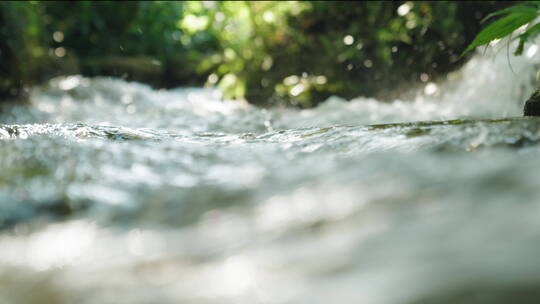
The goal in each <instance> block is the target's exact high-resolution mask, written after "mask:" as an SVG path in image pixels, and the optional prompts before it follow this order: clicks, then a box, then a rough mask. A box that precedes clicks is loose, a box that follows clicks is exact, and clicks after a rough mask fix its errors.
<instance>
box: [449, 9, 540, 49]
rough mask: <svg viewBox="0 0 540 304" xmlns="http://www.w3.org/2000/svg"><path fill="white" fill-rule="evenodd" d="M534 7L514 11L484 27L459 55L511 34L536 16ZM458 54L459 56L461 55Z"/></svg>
mask: <svg viewBox="0 0 540 304" xmlns="http://www.w3.org/2000/svg"><path fill="white" fill-rule="evenodd" d="M536 16H537V13H536V9H532V10H527V11H523V12H519V13H518V12H514V13H511V14H510V15H508V16H505V17H503V18H501V19H499V20H497V21H495V22H493V23H492V24H490V25H488V26H487V27H486V28H484V29H483V30H482V31H480V33H478V35H476V37H475V38H474V40H473V42H471V44H469V46H468V47H467V48H466V49H465V51H463V53H462V54H461V56H463V55H465V54H466V53H468V52H470V51H471V50H473V49H474V48H475V47H477V46H480V45H484V44H487V43H490V42H491V41H493V40H495V39H499V38H503V37H505V36H508V35H510V34H512V33H513V32H514V31H515V30H517V29H518V28H519V27H521V26H522V25H524V24H526V23H528V22H530V21H532V20H533V19H534V18H536ZM461 56H460V57H461Z"/></svg>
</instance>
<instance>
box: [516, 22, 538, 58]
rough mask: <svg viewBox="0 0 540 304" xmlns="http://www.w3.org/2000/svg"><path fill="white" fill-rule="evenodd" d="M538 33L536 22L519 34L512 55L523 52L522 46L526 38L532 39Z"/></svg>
mask: <svg viewBox="0 0 540 304" xmlns="http://www.w3.org/2000/svg"><path fill="white" fill-rule="evenodd" d="M538 34H540V23H537V24H535V25H533V26H531V27H530V28H528V29H527V31H525V33H523V34H521V35H519V36H518V37H517V38H519V45H518V47H517V48H516V51H515V52H514V55H516V56H517V55H521V54H522V53H523V47H524V46H525V42H527V40H533V39H534V38H536V36H538Z"/></svg>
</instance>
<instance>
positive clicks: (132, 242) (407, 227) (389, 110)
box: [0, 51, 540, 304]
mask: <svg viewBox="0 0 540 304" xmlns="http://www.w3.org/2000/svg"><path fill="white" fill-rule="evenodd" d="M525 54H526V56H523V57H520V58H512V67H513V69H514V71H515V72H516V73H515V74H513V73H511V72H510V71H509V70H508V64H507V61H506V60H507V59H506V54H504V51H502V52H500V53H499V54H490V55H488V56H485V57H479V56H477V57H475V58H473V59H472V60H471V61H470V62H469V63H468V64H467V65H465V66H464V67H463V68H462V69H461V71H459V72H457V73H454V74H451V75H449V79H448V81H446V82H444V83H437V84H435V83H429V84H427V85H426V88H425V90H424V91H425V93H426V94H421V95H418V97H417V98H416V99H415V100H411V101H401V100H396V101H394V102H392V103H381V102H379V101H377V100H374V99H368V98H356V99H354V100H352V101H350V102H346V101H344V100H342V99H340V98H337V97H333V98H330V99H329V100H328V101H326V102H325V103H323V104H321V105H320V106H318V107H317V108H314V109H309V110H296V109H271V110H268V109H259V108H256V107H253V106H250V105H247V104H243V103H240V102H235V101H234V102H233V101H224V102H223V101H221V100H220V97H219V94H218V93H217V91H214V90H211V89H200V88H182V89H175V90H168V91H161V90H160V91H157V90H153V89H151V88H149V87H148V86H145V85H142V84H138V83H127V82H125V81H122V80H119V79H109V78H93V79H88V78H84V77H80V76H70V77H65V78H58V79H54V80H52V81H50V83H49V84H48V85H45V86H42V87H36V88H34V89H33V90H32V94H31V106H14V107H13V106H12V107H9V108H8V107H5V108H4V109H3V112H2V114H1V116H0V122H2V123H3V125H0V142H1V145H0V155H2V158H0V211H1V212H0V227H2V228H3V230H2V233H1V234H0V303H43V301H44V300H43V299H47V303H52V304H55V303H118V302H121V303H330V302H336V301H337V302H339V303H368V304H369V303H507V302H510V301H512V300H513V299H515V298H516V297H519V298H520V301H522V302H527V301H529V300H530V302H531V303H533V302H537V301H538V299H540V295H536V293H537V292H536V290H537V289H538V287H540V286H539V285H538V282H539V279H540V275H539V273H540V272H539V270H540V269H539V266H538V263H537V254H536V253H537V250H539V249H540V247H539V245H538V244H539V243H540V242H538V241H539V240H540V230H537V229H536V228H535V227H537V226H539V225H540V224H539V223H540V204H539V202H540V200H539V197H540V190H539V188H538V183H537V181H538V180H539V178H540V173H539V172H540V161H539V158H538V153H539V152H540V149H539V148H538V145H537V144H538V142H539V140H540V139H539V138H540V133H539V131H540V120H538V119H536V118H516V117H515V116H519V115H520V114H521V108H522V105H523V103H524V101H525V99H526V97H527V96H528V95H529V94H530V93H531V92H532V90H533V85H534V79H533V76H534V74H535V70H536V69H538V67H539V63H540V60H539V58H538V56H534V55H535V52H533V51H530V52H528V51H526V52H525ZM529 54H532V55H531V56H529ZM427 86H429V88H427ZM422 89H423V88H422ZM427 93H429V94H427ZM418 121H421V122H418ZM539 228H540V227H539Z"/></svg>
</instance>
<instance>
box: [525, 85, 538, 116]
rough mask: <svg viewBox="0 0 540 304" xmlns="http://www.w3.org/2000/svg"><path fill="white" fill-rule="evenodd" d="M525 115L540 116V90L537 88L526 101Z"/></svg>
mask: <svg viewBox="0 0 540 304" xmlns="http://www.w3.org/2000/svg"><path fill="white" fill-rule="evenodd" d="M523 115H525V116H540V90H536V91H535V92H534V93H533V94H532V95H531V97H529V99H528V100H527V101H526V102H525V106H524V108H523Z"/></svg>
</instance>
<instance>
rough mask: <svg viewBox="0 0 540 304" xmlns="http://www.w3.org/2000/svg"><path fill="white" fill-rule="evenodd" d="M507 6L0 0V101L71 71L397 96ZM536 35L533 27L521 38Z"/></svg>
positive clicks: (316, 95) (236, 88)
mask: <svg viewBox="0 0 540 304" xmlns="http://www.w3.org/2000/svg"><path fill="white" fill-rule="evenodd" d="M508 6H509V4H508V3H504V2H503V3H501V2H493V1H482V2H457V1H456V2H431V1H415V2H410V1H408V2H405V1H393V2H390V1H388V2H339V1H338V2H335V1H215V2H214V1H185V2H175V1H128V2H119V1H75V2H64V1H31V2H15V1H8V2H0V17H1V18H0V52H1V53H2V56H3V60H2V61H1V62H0V68H1V69H0V98H3V97H4V96H5V95H6V92H14V93H16V94H15V95H17V94H18V93H17V92H20V91H21V90H22V89H23V86H24V85H31V84H34V83H36V82H39V81H43V80H47V79H48V78H50V77H52V76H56V75H62V74H71V73H81V74H83V75H87V76H95V75H111V76H116V77H123V78H125V79H128V80H136V81H142V82H146V83H149V84H151V85H153V86H155V87H175V86H186V85H197V86H198V85H205V84H206V85H209V86H218V87H219V88H221V90H222V91H223V93H224V95H225V97H227V98H245V99H247V100H248V101H250V102H253V103H258V104H261V105H265V106H266V105H269V104H273V103H280V104H286V105H294V106H300V107H310V106H313V105H316V104H317V103H318V102H319V101H321V100H324V99H325V98H327V97H328V96H330V95H339V96H343V97H346V98H350V97H356V96H359V95H364V96H376V97H379V98H381V97H382V98H392V97H395V96H392V95H391V93H390V92H396V91H398V89H399V86H403V87H410V84H411V83H414V82H419V81H420V79H421V78H422V79H423V80H422V81H426V79H427V78H429V79H430V80H431V79H436V78H437V77H438V76H439V75H445V73H446V72H448V71H450V70H452V69H455V68H456V67H458V66H459V64H460V63H462V62H464V59H465V58H463V59H461V60H460V59H459V58H458V55H459V51H460V50H462V49H463V48H464V46H465V44H466V43H467V41H469V39H470V38H472V37H473V35H475V34H476V33H477V32H478V30H479V26H478V21H479V20H480V19H482V18H483V17H484V16H485V15H487V13H488V12H491V11H493V10H495V9H501V8H505V7H508ZM518 10H519V9H516V8H509V9H508V10H507V11H505V13H500V14H502V15H504V14H513V13H518ZM494 16H495V15H494ZM520 22H521V21H520ZM537 34H538V28H536V27H531V28H530V29H529V31H527V32H525V33H523V34H522V35H523V36H521V38H520V39H523V40H524V41H525V40H527V39H530V37H532V36H534V35H537ZM426 77H427V78H426ZM388 88H390V89H388Z"/></svg>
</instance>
